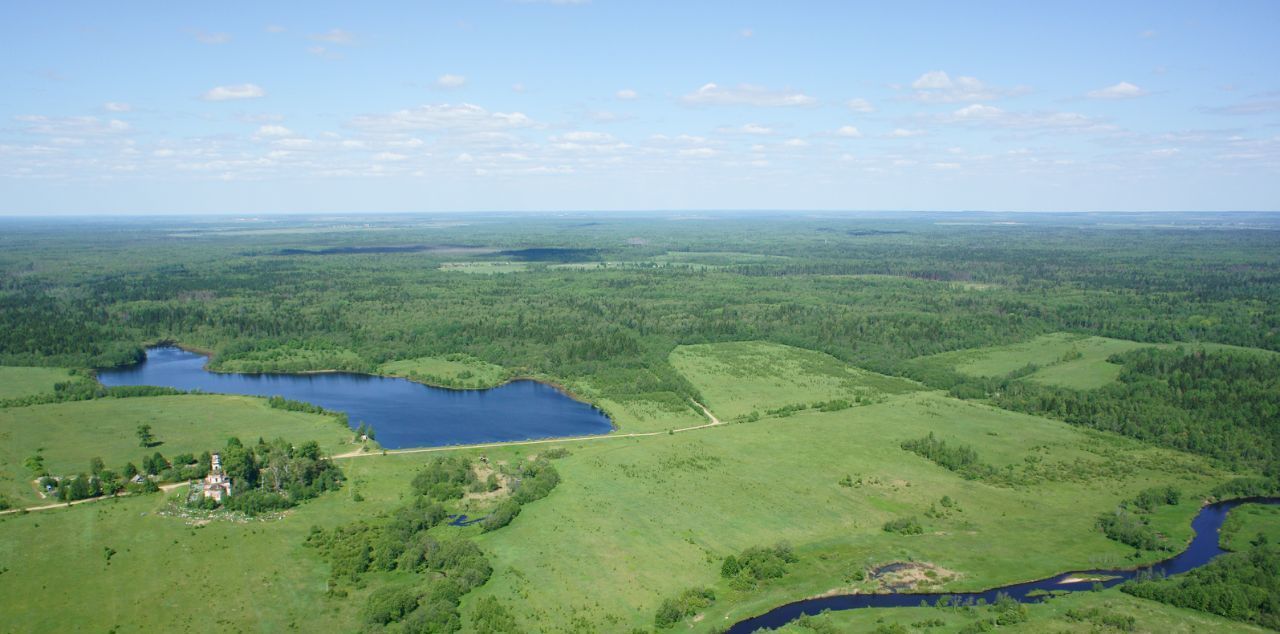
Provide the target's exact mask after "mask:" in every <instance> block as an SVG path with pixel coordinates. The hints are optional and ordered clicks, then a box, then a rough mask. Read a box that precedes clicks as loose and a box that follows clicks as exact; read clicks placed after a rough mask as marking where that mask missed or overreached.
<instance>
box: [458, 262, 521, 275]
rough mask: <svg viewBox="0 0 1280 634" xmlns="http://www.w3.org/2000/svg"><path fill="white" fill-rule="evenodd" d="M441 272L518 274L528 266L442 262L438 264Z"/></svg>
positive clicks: (502, 263)
mask: <svg viewBox="0 0 1280 634" xmlns="http://www.w3.org/2000/svg"><path fill="white" fill-rule="evenodd" d="M440 270H441V271H453V272H454V273H476V274H480V275H493V274H495V273H519V272H521V271H527V270H529V265H528V264H525V263H523V262H501V261H498V262H487V261H481V262H442V263H441V264H440Z"/></svg>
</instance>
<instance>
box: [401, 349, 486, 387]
mask: <svg viewBox="0 0 1280 634" xmlns="http://www.w3.org/2000/svg"><path fill="white" fill-rule="evenodd" d="M378 374H383V375H386V376H399V377H404V378H407V379H412V380H414V381H421V382H424V383H429V384H431V385H442V386H445V387H466V388H484V387H494V386H496V385H501V384H502V383H503V382H505V381H506V380H507V379H509V378H511V372H510V371H509V370H507V369H506V368H504V367H502V366H499V365H494V364H492V363H488V362H486V361H483V360H481V359H477V358H475V357H472V356H469V355H465V354H449V355H443V356H435V357H418V358H416V359H404V360H401V361H389V362H387V363H384V364H382V365H381V366H379V367H378Z"/></svg>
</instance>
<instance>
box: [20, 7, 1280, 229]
mask: <svg viewBox="0 0 1280 634" xmlns="http://www.w3.org/2000/svg"><path fill="white" fill-rule="evenodd" d="M403 4H404V5H406V6H399V7H389V6H382V7H374V8H369V7H366V6H364V5H363V4H358V3H347V2H341V3H337V2H335V3H322V2H305V3H301V2H300V3H292V4H290V3H284V2H254V3H235V2H227V3H199V5H198V6H197V5H196V3H171V2H154V3H144V2H128V3H114V2H81V3H76V2H43V3H41V2H27V3H11V4H9V5H8V6H7V7H6V9H5V11H4V18H3V20H0V41H2V42H3V45H0V46H2V47H3V48H2V49H0V50H2V51H3V53H4V55H3V56H0V81H2V82H3V83H2V84H0V85H3V90H0V213H2V214H25V213H63V214H65V213H164V212H175V213H188V212H201V213H203V212H221V213H245V212H251V213H261V212H271V211H282V212H304V211H305V212H310V211H317V212H329V211H332V212H351V211H378V212H385V211H451V210H456V211H466V210H627V209H633V210H651V209H823V210H835V209H849V210H866V209H877V210H883V209H926V210H927V209H941V210H947V209H991V210H1077V209H1080V210H1151V209H1154V210H1160V209H1173V210H1181V209H1227V210H1248V209H1266V210H1275V209H1278V208H1280V36H1277V32H1278V31H1280V3H1277V2H1272V1H1263V2H1243V1H1241V2H1229V3H1209V2H1192V3H1182V2H1163V1H1161V2H1102V3H1096V4H1091V3H1049V2H1026V1H1025V0H1023V1H1019V2H1009V3H1000V2H977V3H971V2H963V3H962V2H936V3H935V2H894V3H892V7H886V6H884V5H888V4H890V3H854V2H777V3H763V2H760V3H754V2H753V3H748V2H710V1H707V2H702V1H690V0H682V1H672V2H659V1H645V2H640V1H634V2H622V1H618V0H593V1H590V2H588V1H578V2H574V1H569V0H561V1H558V2H555V1H544V2H536V1H525V2H521V1H514V0H510V1H502V0H498V1H483V0H477V1H474V2H465V3H464V2H457V3H448V4H445V3H425V2H414V3H403ZM176 5H182V6H181V7H178V6H176Z"/></svg>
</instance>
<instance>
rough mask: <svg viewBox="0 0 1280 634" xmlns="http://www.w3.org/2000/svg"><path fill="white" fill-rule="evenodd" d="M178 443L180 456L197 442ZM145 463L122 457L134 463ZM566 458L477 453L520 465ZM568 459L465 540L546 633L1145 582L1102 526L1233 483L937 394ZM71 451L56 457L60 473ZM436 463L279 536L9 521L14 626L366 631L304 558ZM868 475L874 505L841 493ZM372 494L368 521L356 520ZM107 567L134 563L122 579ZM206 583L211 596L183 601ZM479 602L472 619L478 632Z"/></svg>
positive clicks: (390, 472)
mask: <svg viewBox="0 0 1280 634" xmlns="http://www.w3.org/2000/svg"><path fill="white" fill-rule="evenodd" d="M183 399H187V400H199V399H206V400H210V401H212V400H220V401H221V400H225V401H234V400H237V399H238V397H214V396H198V397H196V396H192V397H159V398H154V399H142V398H138V399H127V400H121V401H119V402H116V403H110V405H128V404H130V403H131V402H134V401H136V402H139V403H149V404H150V405H151V406H152V407H153V408H155V407H157V406H158V405H162V404H163V402H164V401H169V400H172V401H180V400H183ZM239 400H241V401H244V402H245V403H244V405H246V406H247V405H255V406H260V405H261V402H260V401H257V400H256V399H239ZM95 403H96V402H95ZM87 404H88V403H86V404H80V403H69V404H61V405H57V406H41V407H45V408H53V407H64V406H72V405H87ZM227 406H228V405H227V404H224V405H222V406H220V407H217V408H215V411H221V412H225V411H227ZM170 407H172V406H170ZM26 409H27V410H36V409H39V408H26ZM14 411H15V412H17V411H20V410H14ZM249 411H252V410H251V409H250V410H249ZM260 413H262V414H269V415H270V414H274V415H280V416H301V415H295V414H288V413H285V412H278V411H276V410H265V411H262V412H260ZM117 414H119V412H117ZM24 416H25V417H28V418H29V417H30V412H29V411H28V412H27V413H26V414H24ZM52 418H53V417H50V416H45V419H52ZM120 418H127V417H120ZM243 418H244V417H243V416H237V417H236V419H238V420H242V419H243ZM130 425H131V424H130ZM130 430H131V427H130ZM157 431H158V432H159V435H160V437H161V438H162V439H163V438H166V434H174V433H177V432H176V430H174V429H169V430H168V431H166V430H165V429H164V428H160V427H157ZM192 431H193V432H194V430H192ZM928 431H935V432H936V433H938V434H939V435H942V436H944V437H945V438H946V439H948V440H964V439H969V440H973V441H974V442H976V443H980V444H979V446H980V448H981V450H980V451H981V455H982V458H983V459H984V460H985V461H988V462H991V463H993V464H996V465H998V466H1003V465H1006V464H1015V465H1017V464H1025V458H1026V457H1027V456H1028V455H1037V456H1040V458H1041V460H1043V461H1047V462H1056V461H1061V462H1071V463H1076V462H1077V459H1078V460H1079V461H1080V462H1079V464H1080V465H1085V466H1084V467H1079V468H1078V469H1077V472H1078V473H1080V474H1081V475H1082V478H1081V479H1079V480H1072V481H1057V482H1047V483H1042V484H1039V485H1036V486H1027V487H1017V488H1012V487H994V486H989V485H986V484H982V483H979V482H973V481H966V480H963V479H961V478H959V477H957V476H956V475H955V474H953V473H952V472H950V471H946V470H944V469H942V468H940V467H938V466H936V465H934V464H933V463H931V462H928V461H926V460H924V459H921V458H918V457H916V456H914V455H912V454H909V453H907V452H904V451H902V450H901V449H899V448H898V444H899V443H900V442H901V441H902V440H905V439H908V438H913V437H918V436H919V435H922V434H924V433H927V432H928ZM126 441H127V439H126ZM129 442H131V441H127V442H125V443H124V444H125V446H124V447H122V449H123V450H125V451H126V453H129V454H130V455H132V453H134V448H131V447H128V446H127V445H128V444H129ZM556 445H557V444H550V445H540V446H525V447H520V446H507V447H501V448H490V449H486V450H473V451H470V452H469V453H470V454H472V455H478V454H481V453H483V454H485V455H487V456H488V457H489V459H490V460H491V461H495V462H497V461H502V460H507V461H514V460H524V459H527V457H528V456H529V455H530V454H532V453H534V452H536V451H542V450H545V449H548V448H550V447H554V446H556ZM561 446H564V447H566V448H568V449H569V450H570V452H571V455H569V456H568V457H566V458H563V459H560V460H557V461H556V465H557V468H558V469H559V470H560V472H561V474H562V476H563V482H562V483H561V484H560V486H559V487H558V488H557V489H556V490H555V491H554V492H553V493H552V494H551V495H550V496H549V497H548V498H546V499H544V500H540V501H538V502H535V503H532V504H530V505H528V506H527V507H526V508H525V509H524V512H523V513H522V514H521V515H520V517H518V518H517V519H516V521H515V522H514V523H513V524H512V525H511V526H509V527H507V528H504V529H502V530H500V531H496V532H493V533H488V534H484V535H478V533H479V528H478V527H470V528H467V529H452V528H449V529H447V530H450V531H454V530H456V531H458V532H457V533H456V534H460V535H473V536H476V537H477V539H479V540H480V543H481V545H482V546H483V547H484V548H485V550H486V551H488V552H489V553H490V558H491V561H492V563H493V566H494V576H493V578H492V579H491V580H490V582H489V583H488V584H487V585H486V586H484V587H483V588H481V589H480V590H479V591H478V592H477V594H476V596H477V597H478V596H483V595H493V596H496V597H498V599H499V600H500V601H502V602H503V603H504V604H505V605H507V606H508V607H509V608H510V609H512V610H513V611H514V612H515V613H516V614H517V615H518V617H519V619H520V621H521V625H522V627H524V629H525V630H527V631H575V630H576V631H627V630H629V629H630V628H632V627H647V626H649V625H651V623H652V618H653V611H654V609H655V608H656V606H657V604H658V602H659V601H661V599H663V598H664V597H667V596H671V595H673V594H675V593H678V592H679V591H680V590H683V589H684V588H686V587H690V586H694V585H712V586H715V587H716V589H717V594H718V596H720V597H721V600H720V601H718V602H717V603H716V604H715V605H713V606H712V608H710V610H709V611H708V612H707V613H706V615H705V617H704V619H703V621H701V622H700V623H701V624H700V625H699V626H698V627H697V628H695V630H699V631H700V630H704V629H707V626H709V625H710V624H713V623H715V624H721V623H728V622H731V621H733V620H736V619H738V618H742V617H744V616H748V615H750V614H753V613H758V612H762V611H764V610H767V609H769V608H771V607H773V606H776V605H779V604H781V603H784V602H787V601H790V600H794V599H796V598H800V597H803V596H809V595H812V594H817V593H820V592H823V591H826V590H831V589H834V588H837V587H844V586H845V583H844V582H843V581H842V578H843V575H845V574H847V572H848V571H849V570H850V567H851V566H852V567H861V566H864V565H866V564H868V563H878V562H886V561H892V560H906V559H914V560H920V561H930V562H933V563H936V564H938V565H940V566H943V567H945V568H947V569H950V570H953V571H955V572H956V573H957V574H958V575H959V577H958V578H957V579H956V580H955V581H953V582H951V583H950V584H948V586H947V587H948V588H949V589H956V590H962V589H973V588H978V587H984V586H988V585H995V584H1000V583H1006V582H1009V581H1015V580H1021V579H1026V578H1031V577H1039V576H1047V575H1049V574H1052V573H1054V572H1057V571H1060V570H1066V569H1071V568H1088V567H1095V566H1099V565H1111V564H1115V563H1123V562H1125V556H1126V555H1128V554H1129V553H1130V550H1129V549H1127V548H1125V547H1121V546H1119V545H1117V544H1115V543H1113V542H1109V541H1107V540H1106V539H1104V538H1103V537H1102V536H1101V535H1100V534H1098V533H1097V531H1095V530H1094V529H1093V516H1094V515H1095V514H1096V513H1098V512H1101V511H1103V510H1105V509H1107V508H1111V507H1112V506H1113V505H1114V504H1115V503H1116V502H1117V501H1118V500H1120V499H1123V498H1125V497H1129V496H1131V495H1132V494H1133V493H1134V492H1136V491H1138V490H1141V489H1142V488H1145V487H1147V486H1151V485H1152V484H1153V483H1156V482H1161V483H1166V482H1171V481H1172V482H1177V483H1178V484H1179V485H1180V486H1182V487H1183V489H1184V490H1185V491H1186V492H1187V496H1186V497H1187V498H1188V499H1195V498H1196V496H1198V495H1201V494H1203V493H1204V492H1205V491H1207V490H1208V488H1210V487H1211V486H1212V485H1213V484H1214V483H1215V482H1217V481H1219V480H1221V479H1222V478H1223V477H1225V476H1224V475H1223V474H1219V473H1217V472H1216V471H1214V470H1213V469H1212V468H1211V467H1209V466H1208V465H1206V464H1205V463H1204V462H1203V461H1201V460H1199V459H1196V458H1192V457H1188V456H1185V455H1181V454H1176V453H1173V452H1169V451H1165V450H1160V449H1152V448H1147V447H1144V446H1141V445H1138V444H1137V443H1134V442H1130V441H1127V440H1124V439H1120V438H1114V437H1110V436H1105V435H1101V434H1092V433H1086V432H1083V431H1080V430H1078V429H1076V428H1072V427H1069V426H1067V425H1063V424H1059V423H1055V422H1051V421H1046V420H1043V419H1038V418H1034V417H1030V416H1024V415H1019V414H1014V413H1009V412H1005V411H1001V410H996V409H992V408H989V407H985V406H982V405H978V404H974V403H967V402H962V401H957V400H954V399H949V398H946V397H943V396H941V395H939V394H937V393H931V392H929V393H926V392H918V393H912V394H905V395H899V396H894V397H892V398H891V399H890V400H889V401H887V402H885V403H881V404H876V405H870V406H866V407H855V408H850V409H846V410H842V411H838V412H828V413H821V412H805V413H801V414H798V415H796V416H793V417H790V418H787V419H783V420H768V421H760V422H756V423H741V424H733V425H726V426H722V427H718V428H712V429H708V430H702V431H698V432H691V433H686V434H677V435H673V436H668V435H660V436H653V437H647V438H639V439H625V438H618V439H612V440H601V441H592V442H566V443H564V444H563V445H561ZM52 449H53V447H52V446H51V447H50V449H47V450H46V454H48V455H50V456H53V455H54V453H55V452H54V451H52ZM85 450H86V451H88V448H85ZM434 455H439V454H430V453H421V454H404V455H388V456H377V455H375V456H368V457H361V458H356V459H351V460H344V461H342V462H341V463H340V464H341V466H342V468H343V469H344V471H345V472H346V473H347V475H348V478H349V480H348V484H347V486H346V487H345V488H344V489H343V490H342V491H339V492H336V493H331V494H326V495H324V496H322V497H321V498H319V499H317V500H314V501H311V502H308V503H306V504H304V505H302V506H301V507H299V508H297V509H294V510H293V511H290V513H289V514H288V515H287V516H286V517H284V518H283V519H279V520H275V521H268V522H251V523H247V524H236V523H231V522H214V523H211V524H209V525H207V526H205V527H203V528H197V527H195V526H190V525H188V524H187V523H186V522H185V521H184V520H182V519H180V518H175V517H164V516H158V515H156V512H157V511H158V510H159V509H161V508H162V507H163V502H162V500H161V499H159V498H158V497H148V498H139V499H126V500H116V501H109V502H98V503H91V504H86V505H82V506H77V507H73V508H68V509H58V510H54V511H45V512H41V513H31V514H28V515H18V516H8V517H6V518H4V519H0V570H6V571H5V572H4V573H3V574H0V609H3V610H4V613H5V614H6V624H7V625H9V626H10V627H12V628H14V629H16V630H20V631H30V630H67V629H85V628H86V627H91V626H92V627H98V626H101V627H103V629H106V628H108V627H110V626H113V625H118V626H119V629H120V631H129V630H151V629H156V628H158V627H160V626H161V625H162V624H163V625H166V626H171V627H173V626H176V627H177V628H179V629H183V630H197V631H198V630H202V629H204V630H213V629H223V630H226V629H229V630H242V631H248V630H253V631H258V630H263V631H281V630H294V629H296V630H300V631H313V630H316V629H322V630H340V631H350V630H354V629H357V628H358V627H359V623H358V615H357V612H358V610H359V607H360V605H362V603H363V598H364V597H363V594H365V593H367V592H368V591H371V590H372V588H373V587H374V584H373V583H371V584H370V586H369V587H367V588H364V589H359V590H356V591H355V592H353V594H352V596H350V597H347V598H344V599H330V598H326V597H325V596H324V590H325V585H324V580H325V579H326V578H327V572H326V570H325V568H324V566H323V564H322V563H321V561H320V560H319V558H318V557H316V556H315V554H314V553H313V552H311V551H309V550H306V549H305V548H302V547H301V543H302V542H303V540H304V539H305V535H306V533H307V530H308V529H309V527H310V526H311V525H312V524H316V525H321V526H333V525H336V524H341V523H346V522H349V521H352V520H355V519H359V518H362V517H369V516H371V515H376V514H377V513H379V512H381V511H385V510H388V509H391V508H394V507H395V506H396V505H398V504H399V501H400V499H401V498H402V497H403V496H404V495H405V493H406V492H407V487H408V482H409V480H410V479H411V478H412V474H413V473H414V472H415V471H416V469H417V468H418V467H419V465H421V464H422V463H423V462H425V461H426V460H429V459H431V457H433V456H434ZM104 457H105V456H104ZM1119 458H1123V460H1119ZM86 460H87V459H86ZM1116 463H1123V464H1121V465H1120V466H1119V467H1115V466H1114V465H1116ZM73 464H74V465H75V466H77V467H78V463H74V462H73ZM1088 465H1092V468H1087V467H1088ZM1108 465H1112V466H1111V467H1108ZM1108 468H1119V469H1120V471H1118V472H1111V471H1107V469H1108ZM846 474H851V475H853V476H854V477H855V478H857V479H859V480H860V481H861V484H858V485H856V486H853V487H844V486H841V485H839V484H838V481H839V480H840V479H842V478H843V476H844V475H846ZM356 492H359V493H360V495H361V496H362V497H363V498H364V501H362V502H356V501H354V498H353V494H354V493H356ZM942 495H948V496H950V497H951V498H953V499H955V500H956V501H957V502H958V503H959V510H956V511H954V512H953V513H952V515H951V516H949V517H945V518H937V519H934V518H925V517H924V516H923V514H924V513H925V512H926V511H927V510H928V509H929V508H930V506H931V505H932V504H933V503H934V502H936V501H937V500H938V499H939V498H940V497H941V496H942ZM1174 509H1175V511H1174V512H1173V513H1170V514H1167V515H1162V516H1160V517H1158V518H1157V519H1156V522H1157V524H1158V527H1159V528H1160V529H1161V530H1162V531H1165V532H1167V533H1169V534H1170V535H1172V536H1173V537H1174V538H1175V539H1180V540H1183V539H1187V538H1189V536H1190V529H1189V520H1190V517H1191V516H1192V515H1194V513H1195V510H1196V509H1195V505H1194V504H1184V505H1181V506H1179V507H1174ZM907 515H912V516H917V517H921V520H922V522H923V523H924V524H925V528H926V533H925V534H924V535H919V536H912V537H904V536H899V535H892V534H889V533H885V532H884V531H883V530H881V528H880V526H881V524H883V523H884V522H885V521H887V520H889V519H893V518H897V517H902V516H907ZM780 539H785V540H789V541H790V542H791V543H792V544H794V545H795V546H796V549H797V552H799V553H800V556H801V561H800V563H798V564H796V565H794V566H793V569H792V572H791V573H790V574H789V575H788V577H787V578H785V579H784V580H783V581H782V582H781V583H774V584H773V585H769V586H766V587H764V588H763V589H762V590H759V591H751V592H737V591H734V590H731V589H730V588H728V587H726V586H725V585H724V584H723V583H722V582H721V581H720V580H719V577H718V570H719V565H720V559H721V558H722V557H724V556H725V555H727V554H730V553H733V552H737V551H740V550H741V549H743V548H746V547H748V546H753V545H760V544H771V543H773V542H776V541H778V540H780ZM104 548H112V549H114V550H116V551H117V554H116V555H115V556H114V557H113V558H112V559H111V563H110V564H107V562H106V558H105V555H104V552H105V551H104ZM158 571H164V572H163V573H161V572H158ZM184 571H185V572H189V573H191V574H197V575H198V578H199V579H200V582H199V583H193V582H189V581H185V580H184V581H175V580H174V579H175V577H174V575H175V574H176V575H182V574H183V573H184ZM170 573H172V574H170ZM99 588H110V591H109V592H99V593H98V594H101V595H103V596H102V599H101V600H95V601H85V600H78V599H79V598H80V597H82V596H84V594H85V593H93V592H96V591H97V589H99ZM209 588H217V589H218V593H219V596H220V600H219V601H218V602H217V603H212V602H209V601H207V600H206V599H207V592H208V589H209ZM93 596H95V598H96V597H97V595H96V594H95V595H93ZM474 598H475V597H472V598H470V599H468V602H466V603H464V606H463V611H464V615H465V614H466V613H467V610H468V608H469V606H470V605H471V601H473V600H474ZM49 605H58V606H66V607H65V609H64V608H62V607H60V609H59V610H49V609H47V608H48V606H49ZM680 628H681V629H682V631H683V629H684V628H685V626H683V625H682V626H680Z"/></svg>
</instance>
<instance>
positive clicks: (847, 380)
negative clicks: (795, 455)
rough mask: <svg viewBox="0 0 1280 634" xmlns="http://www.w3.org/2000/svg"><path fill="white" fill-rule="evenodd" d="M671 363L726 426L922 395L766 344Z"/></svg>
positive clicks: (716, 347)
mask: <svg viewBox="0 0 1280 634" xmlns="http://www.w3.org/2000/svg"><path fill="white" fill-rule="evenodd" d="M670 361H671V365H672V366H674V367H675V368H676V369H677V370H679V371H680V372H681V373H682V374H684V375H685V377H686V378H688V379H689V380H690V381H691V382H693V384H694V385H695V386H696V387H697V388H698V390H699V391H700V392H701V393H702V396H703V397H704V398H705V399H706V403H705V404H706V406H707V407H709V408H711V410H712V411H713V412H715V413H716V415H717V416H719V417H720V418H722V419H724V420H731V419H736V418H739V417H743V416H748V415H750V414H752V413H753V412H755V413H758V414H760V415H765V414H766V413H767V412H768V410H770V409H779V408H785V407H788V406H809V405H812V404H814V403H816V402H823V401H832V400H836V399H847V400H850V401H853V400H855V399H857V400H858V401H865V402H871V401H875V400H878V399H880V398H883V397H884V396H886V395H890V394H901V393H905V392H911V391H914V390H917V389H920V387H919V386H918V385H917V384H915V383H912V382H910V381H907V380H904V379H898V378H893V377H887V376H884V375H881V374H876V373H874V372H868V371H866V370H861V369H858V368H855V367H853V366H850V365H847V364H845V363H844V362H842V361H840V360H839V359H836V358H835V357H832V356H830V355H827V354H823V353H821V352H814V351H812V350H804V349H801V348H793V347H791V346H784V345H781V344H776V343H768V342H764V341H744V342H734V343H713V344H701V345H692V346H680V347H677V348H676V349H675V350H674V351H672V353H671V357H670Z"/></svg>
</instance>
